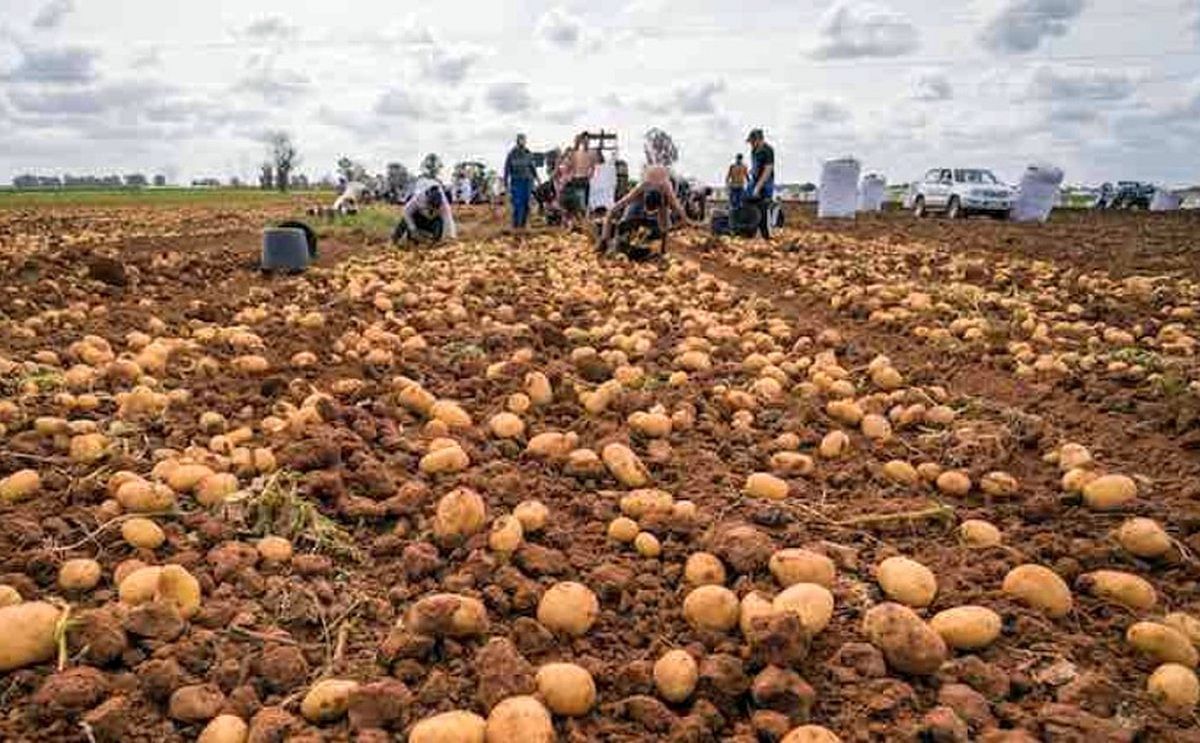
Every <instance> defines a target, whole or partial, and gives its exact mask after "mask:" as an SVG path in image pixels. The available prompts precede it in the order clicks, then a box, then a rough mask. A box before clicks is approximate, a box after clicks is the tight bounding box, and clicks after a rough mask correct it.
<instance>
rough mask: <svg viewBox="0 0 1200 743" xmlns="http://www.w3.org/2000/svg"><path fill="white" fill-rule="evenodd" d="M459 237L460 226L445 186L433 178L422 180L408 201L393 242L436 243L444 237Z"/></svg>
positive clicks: (398, 243) (400, 243)
mask: <svg viewBox="0 0 1200 743" xmlns="http://www.w3.org/2000/svg"><path fill="white" fill-rule="evenodd" d="M457 236H458V229H457V227H456V226H455V224H454V214H453V213H452V212H451V211H450V200H449V199H448V198H446V191H445V189H443V188H442V185H441V184H440V183H438V182H437V181H433V180H425V181H424V182H423V183H418V184H417V188H415V189H413V194H412V196H410V197H409V198H408V201H407V202H406V203H405V204H404V218H403V219H401V220H400V223H399V224H397V225H396V229H395V230H394V231H393V232H392V242H393V243H395V244H396V245H405V244H407V243H410V242H412V243H425V244H434V243H439V242H441V241H442V240H443V239H448V240H453V239H455V238H456V237H457Z"/></svg>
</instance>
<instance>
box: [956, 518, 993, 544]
mask: <svg viewBox="0 0 1200 743" xmlns="http://www.w3.org/2000/svg"><path fill="white" fill-rule="evenodd" d="M958 536H959V537H960V538H961V539H962V541H963V544H965V545H967V546H968V547H997V546H999V545H1000V544H1001V543H1002V542H1003V541H1004V536H1003V535H1002V534H1001V533H1000V530H999V529H997V528H996V526H995V525H994V524H992V523H990V522H987V521H984V520H982V519H967V520H966V521H964V522H962V523H961V524H959V525H958Z"/></svg>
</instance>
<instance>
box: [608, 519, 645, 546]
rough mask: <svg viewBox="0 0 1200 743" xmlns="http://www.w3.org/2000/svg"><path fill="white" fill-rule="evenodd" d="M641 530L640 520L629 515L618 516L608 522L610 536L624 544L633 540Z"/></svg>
mask: <svg viewBox="0 0 1200 743" xmlns="http://www.w3.org/2000/svg"><path fill="white" fill-rule="evenodd" d="M640 531H641V529H640V528H639V527H638V522H636V521H634V520H633V519H631V518H629V517H628V516H618V517H616V518H615V519H613V520H612V521H610V522H609V524H608V538H609V539H612V540H614V541H617V542H620V543H622V544H629V543H631V542H633V540H634V539H636V538H637V535H638V533H639V532H640Z"/></svg>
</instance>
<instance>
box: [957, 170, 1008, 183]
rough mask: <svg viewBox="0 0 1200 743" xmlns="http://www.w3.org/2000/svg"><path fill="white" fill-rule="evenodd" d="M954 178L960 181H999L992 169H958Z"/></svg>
mask: <svg viewBox="0 0 1200 743" xmlns="http://www.w3.org/2000/svg"><path fill="white" fill-rule="evenodd" d="M954 180H956V181H958V182H959V183H998V181H997V180H996V176H994V175H992V171H990V170H956V171H954Z"/></svg>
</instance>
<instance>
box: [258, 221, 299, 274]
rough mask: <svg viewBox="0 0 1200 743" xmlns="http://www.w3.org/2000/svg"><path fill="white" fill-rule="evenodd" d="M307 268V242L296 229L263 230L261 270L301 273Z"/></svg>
mask: <svg viewBox="0 0 1200 743" xmlns="http://www.w3.org/2000/svg"><path fill="white" fill-rule="evenodd" d="M306 268H308V240H307V238H306V236H305V234H304V231H303V230H301V229H298V228H296V227H272V228H269V229H266V230H263V246H262V269H263V270H264V271H303V270H304V269H306Z"/></svg>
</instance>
